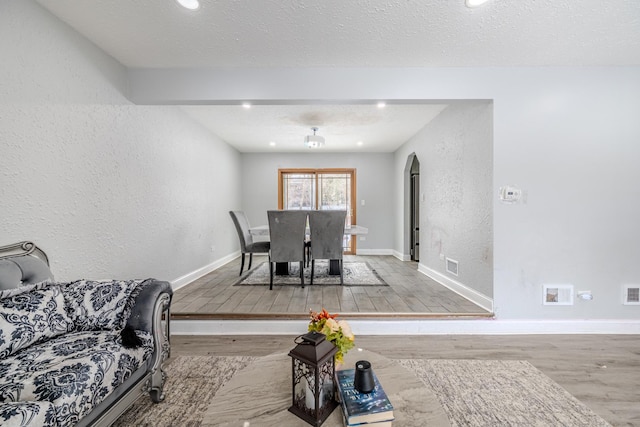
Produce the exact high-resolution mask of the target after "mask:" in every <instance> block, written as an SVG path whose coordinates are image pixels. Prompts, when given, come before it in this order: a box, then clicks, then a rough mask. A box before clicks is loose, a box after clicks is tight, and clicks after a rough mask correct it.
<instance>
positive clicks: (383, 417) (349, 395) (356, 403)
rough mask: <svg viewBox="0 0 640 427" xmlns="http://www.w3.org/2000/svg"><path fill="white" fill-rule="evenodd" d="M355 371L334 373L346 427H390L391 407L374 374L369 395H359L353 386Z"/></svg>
mask: <svg viewBox="0 0 640 427" xmlns="http://www.w3.org/2000/svg"><path fill="white" fill-rule="evenodd" d="M354 375H355V369H344V370H341V371H337V372H336V377H337V382H338V393H337V397H338V399H339V400H340V407H341V408H342V414H343V415H344V424H345V426H347V427H354V426H362V427H391V423H392V422H393V420H394V416H393V405H391V402H390V401H389V398H388V397H387V394H386V393H385V392H384V389H383V388H382V386H381V385H380V382H379V381H378V377H376V374H375V372H374V373H373V378H374V380H375V384H376V386H375V388H374V389H373V391H372V392H371V393H360V392H359V391H358V390H356V389H355V387H354V385H353V379H354Z"/></svg>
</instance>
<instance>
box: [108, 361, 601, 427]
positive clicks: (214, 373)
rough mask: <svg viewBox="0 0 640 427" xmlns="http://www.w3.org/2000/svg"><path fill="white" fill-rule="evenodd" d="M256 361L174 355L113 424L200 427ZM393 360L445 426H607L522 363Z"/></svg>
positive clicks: (564, 391) (592, 413)
mask: <svg viewBox="0 0 640 427" xmlns="http://www.w3.org/2000/svg"><path fill="white" fill-rule="evenodd" d="M257 359H258V358H252V357H216V356H179V357H177V358H176V359H175V360H173V361H172V362H171V364H169V366H168V367H167V369H166V370H167V373H168V379H167V383H166V385H165V394H166V399H165V401H164V402H163V403H160V404H153V403H151V400H150V399H149V397H148V396H143V397H142V398H140V399H138V401H136V403H135V404H134V405H133V406H132V407H131V408H130V409H129V410H128V411H127V412H125V413H124V414H123V416H122V417H120V419H119V420H118V421H117V422H116V423H115V424H114V426H117V427H125V426H159V427H165V426H166V427H168V426H200V425H201V424H202V422H203V419H204V415H205V414H206V412H207V408H208V406H209V402H210V401H211V399H212V398H213V396H214V395H215V393H216V392H217V391H218V389H219V388H220V387H222V385H224V384H225V383H226V382H227V381H228V380H229V379H230V378H231V377H232V376H233V375H234V374H235V373H236V372H238V370H240V369H242V368H244V367H245V366H247V365H248V364H249V363H251V362H252V361H254V360H257ZM398 362H399V363H400V364H401V365H402V366H404V367H406V368H407V369H409V370H410V371H412V372H414V373H415V374H416V376H417V377H418V378H420V379H421V380H422V382H423V383H424V384H425V385H426V386H428V387H431V388H432V389H433V390H434V392H435V394H436V395H437V396H438V399H440V403H441V404H442V406H443V408H444V410H445V412H446V413H447V416H448V417H449V420H450V422H451V425H452V426H472V427H473V426H477V427H481V426H483V427H484V426H518V427H529V426H544V427H547V426H563V427H573V426H576V427H577V426H580V427H591V426H593V427H600V426H602V427H604V426H607V427H610V424H608V423H607V422H606V421H605V420H603V419H602V418H600V417H599V416H598V415H596V414H595V413H594V412H593V411H592V410H590V409H589V408H588V407H587V406H585V405H584V404H583V403H582V402H580V401H579V400H577V399H576V398H575V397H573V396H572V395H571V394H570V393H568V392H567V391H566V390H564V389H563V388H562V387H561V386H560V385H558V384H557V383H555V382H554V381H553V380H551V379H550V378H549V377H547V376H546V375H544V374H543V373H542V372H540V371H539V370H538V369H536V368H535V367H534V366H533V365H531V364H530V363H529V362H526V361H520V360H506V361H501V360H424V359H403V360H398ZM248 398H251V397H250V396H248ZM392 403H393V402H392Z"/></svg>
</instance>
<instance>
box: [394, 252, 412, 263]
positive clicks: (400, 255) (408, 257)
mask: <svg viewBox="0 0 640 427" xmlns="http://www.w3.org/2000/svg"><path fill="white" fill-rule="evenodd" d="M392 255H393V256H394V257H396V258H398V259H399V260H400V261H411V255H410V254H403V253H402V252H398V251H393V254H392Z"/></svg>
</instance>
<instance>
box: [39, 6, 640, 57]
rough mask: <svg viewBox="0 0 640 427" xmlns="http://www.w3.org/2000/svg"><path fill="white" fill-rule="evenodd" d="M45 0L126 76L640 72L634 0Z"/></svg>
mask: <svg viewBox="0 0 640 427" xmlns="http://www.w3.org/2000/svg"><path fill="white" fill-rule="evenodd" d="M200 1H201V4H202V5H201V7H200V9H199V10H198V11H196V12H192V11H188V10H186V9H182V8H181V7H179V6H178V5H177V4H176V2H175V1H174V0H135V1H132V0H90V1H88V0H85V1H78V0H38V2H39V3H40V4H41V5H43V6H44V7H46V8H47V9H49V10H50V11H51V12H52V13H53V14H54V15H56V16H58V17H59V18H60V19H61V20H63V21H65V22H67V23H68V24H69V25H71V26H72V27H74V28H75V29H76V30H78V31H79V32H80V33H82V34H84V35H85V36H86V37H87V38H89V39H90V40H92V41H93V42H94V43H96V44H97V45H98V46H100V47H101V48H102V49H104V50H105V51H107V52H108V53H109V54H111V55H112V56H113V57H115V58H116V59H118V61H120V62H121V63H123V64H124V65H126V66H129V67H187V68H191V67H352V66H354V67H387V66H390V67H432V66H454V67H458V66H460V67H465V66H524V65H526V66H548V65H632V64H634V65H640V1H638V0H605V1H602V0H582V1H576V0H492V1H490V2H489V3H487V4H485V5H483V6H482V7H478V8H474V9H470V8H467V7H466V6H465V5H464V0H321V1H320V0H200Z"/></svg>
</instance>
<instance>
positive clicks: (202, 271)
mask: <svg viewBox="0 0 640 427" xmlns="http://www.w3.org/2000/svg"><path fill="white" fill-rule="evenodd" d="M239 256H240V251H236V252H233V253H231V254H229V255H227V256H225V257H223V258H220V259H218V260H216V261H214V262H212V263H211V264H209V265H205V266H204V267H201V268H199V269H197V270H194V271H192V272H191V273H187V274H185V275H184V276H181V277H178V278H177V279H175V280H172V281H171V282H170V283H171V289H173V290H174V291H176V290H178V289H180V288H181V287H183V286H185V285H188V284H189V283H191V282H193V281H194V280H197V279H199V278H201V277H202V276H204V275H207V274H209V273H211V272H212V271H214V270H217V269H218V268H220V267H222V266H223V265H225V264H227V263H229V262H231V261H233V260H234V259H236V258H238V257H239Z"/></svg>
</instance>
